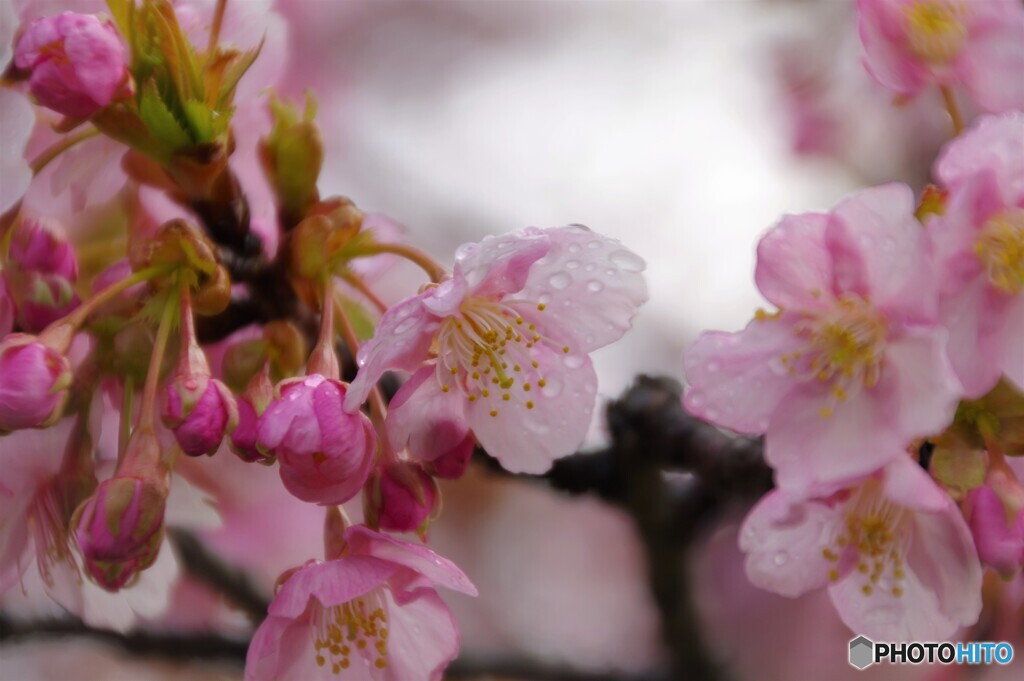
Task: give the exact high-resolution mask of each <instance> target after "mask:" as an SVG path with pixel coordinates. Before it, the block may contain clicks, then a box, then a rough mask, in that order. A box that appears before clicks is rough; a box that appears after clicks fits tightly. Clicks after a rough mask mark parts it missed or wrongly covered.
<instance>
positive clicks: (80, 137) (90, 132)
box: [29, 127, 100, 175]
mask: <svg viewBox="0 0 1024 681" xmlns="http://www.w3.org/2000/svg"><path fill="white" fill-rule="evenodd" d="M99 134H100V131H99V128H93V127H88V128H85V129H84V130H79V131H78V132H76V133H74V134H73V135H72V134H69V135H65V136H64V137H61V138H60V139H59V140H57V141H56V142H54V143H53V144H51V145H50V146H48V147H47V148H46V149H44V150H43V152H42V153H41V154H39V155H38V156H36V157H35V158H34V159H33V160H32V163H30V164H29V167H30V168H32V174H33V175H38V174H39V173H40V172H42V170H43V168H45V167H46V166H48V165H49V164H50V161H52V160H53V159H55V158H57V157H58V156H60V155H61V154H63V153H64V152H65V151H67V150H68V149H70V148H71V147H73V146H75V145H76V144H78V143H79V142H84V141H85V140H87V139H90V138H92V137H96V136H97V135H99Z"/></svg>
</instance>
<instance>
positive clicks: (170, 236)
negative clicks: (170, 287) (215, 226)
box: [128, 220, 218, 288]
mask: <svg viewBox="0 0 1024 681" xmlns="http://www.w3.org/2000/svg"><path fill="white" fill-rule="evenodd" d="M128 257H129V259H130V260H131V263H132V268H133V269H135V270H136V271H138V270H142V269H146V268H149V267H160V266H166V267H168V268H169V269H178V270H185V271H190V272H192V273H193V275H194V276H195V278H196V281H195V284H196V287H197V288H202V287H203V286H204V285H205V284H206V283H208V282H209V281H212V280H213V279H214V278H215V277H216V276H217V266H218V263H217V249H216V246H214V244H213V242H212V241H210V239H209V238H208V237H207V236H206V235H205V234H203V232H202V231H201V230H200V229H199V228H198V227H196V226H195V225H194V224H192V223H191V222H188V221H186V220H170V221H169V222H165V223H164V224H163V225H162V226H161V227H160V229H159V230H158V231H157V233H156V234H155V235H154V236H153V237H152V238H150V239H147V240H145V241H143V242H140V243H137V244H134V245H133V246H132V248H131V250H130V252H129V254H128Z"/></svg>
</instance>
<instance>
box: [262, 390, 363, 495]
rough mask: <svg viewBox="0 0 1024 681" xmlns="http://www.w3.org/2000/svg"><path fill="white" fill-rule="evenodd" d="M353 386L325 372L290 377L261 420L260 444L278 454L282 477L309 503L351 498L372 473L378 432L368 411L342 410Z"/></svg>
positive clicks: (278, 391) (263, 448) (265, 449)
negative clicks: (366, 412) (325, 374)
mask: <svg viewBox="0 0 1024 681" xmlns="http://www.w3.org/2000/svg"><path fill="white" fill-rule="evenodd" d="M347 390H349V388H347V387H346V385H345V384H344V383H342V382H340V381H336V380H332V379H326V378H324V377H323V376H321V375H320V374H312V375H309V376H303V377H301V378H296V379H289V380H285V381H282V382H281V383H280V384H278V387H277V396H276V399H275V400H274V401H273V402H272V403H271V405H270V406H269V407H267V410H266V411H265V412H263V415H262V416H260V418H259V425H258V430H257V446H258V447H259V448H260V450H261V451H263V452H266V453H268V454H270V455H272V456H276V457H277V461H278V465H279V466H280V469H281V481H282V482H283V483H284V486H285V487H286V488H287V489H288V491H289V492H291V493H292V494H294V495H295V496H296V497H298V498H299V499H302V500H303V501H309V502H313V503H318V504H323V505H336V504H340V503H343V502H345V501H348V500H349V499H351V498H352V497H353V496H355V495H356V494H358V493H359V491H360V489H362V487H363V484H364V483H365V482H366V478H367V477H368V476H369V474H370V468H371V466H372V465H373V459H374V455H375V453H376V451H377V436H376V433H375V431H374V429H373V425H372V424H371V423H370V420H369V419H368V418H366V416H365V415H364V414H362V413H359V412H357V413H355V414H349V413H346V412H345V411H343V410H342V401H343V400H344V399H345V394H346V391H347Z"/></svg>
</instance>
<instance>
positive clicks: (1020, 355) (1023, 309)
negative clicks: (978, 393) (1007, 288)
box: [1003, 294, 1024, 391]
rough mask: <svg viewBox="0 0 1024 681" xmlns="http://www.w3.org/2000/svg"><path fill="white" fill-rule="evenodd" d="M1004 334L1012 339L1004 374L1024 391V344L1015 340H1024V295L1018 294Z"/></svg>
mask: <svg viewBox="0 0 1024 681" xmlns="http://www.w3.org/2000/svg"><path fill="white" fill-rule="evenodd" d="M1003 332H1004V333H1005V334H1006V338H1009V339H1011V340H1010V344H1009V348H1008V349H1007V351H1006V356H1005V358H1004V359H1003V374H1004V375H1005V376H1006V378H1008V379H1010V380H1011V381H1013V382H1014V383H1015V384H1016V385H1017V388H1019V389H1020V390H1021V391H1024V343H1021V342H1016V341H1014V340H1013V339H1017V341H1019V340H1020V339H1021V338H1024V295H1019V294H1018V295H1017V299H1016V300H1015V301H1014V302H1013V304H1012V305H1011V307H1010V311H1009V313H1008V314H1007V319H1006V326H1005V327H1004V331H1003Z"/></svg>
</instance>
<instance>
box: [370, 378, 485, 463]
mask: <svg viewBox="0 0 1024 681" xmlns="http://www.w3.org/2000/svg"><path fill="white" fill-rule="evenodd" d="M464 405H465V399H464V398H463V397H462V395H460V394H459V393H458V392H457V391H451V390H449V391H448V392H447V393H445V392H442V390H441V385H440V383H438V381H437V380H436V368H435V365H434V364H433V363H431V364H428V365H426V366H424V367H423V368H421V369H420V370H419V371H417V372H416V373H415V374H413V375H412V378H410V379H409V380H408V381H406V382H405V383H404V384H403V385H402V387H401V388H400V389H399V390H398V392H397V393H396V394H395V396H394V398H393V399H392V400H391V403H390V404H389V405H388V416H387V431H388V440H389V442H390V443H391V446H392V447H394V448H395V449H396V450H401V449H405V448H408V450H409V453H410V454H412V455H413V456H414V457H416V458H418V459H421V460H423V461H433V460H434V459H436V458H438V457H439V456H441V455H443V454H445V453H447V452H450V451H451V450H453V449H454V448H455V447H457V446H458V445H459V444H460V443H462V441H463V440H465V439H466V434H467V433H468V432H469V425H468V424H467V423H466V418H465V415H464V411H465V408H464Z"/></svg>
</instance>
